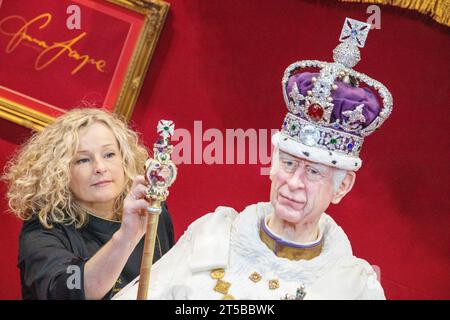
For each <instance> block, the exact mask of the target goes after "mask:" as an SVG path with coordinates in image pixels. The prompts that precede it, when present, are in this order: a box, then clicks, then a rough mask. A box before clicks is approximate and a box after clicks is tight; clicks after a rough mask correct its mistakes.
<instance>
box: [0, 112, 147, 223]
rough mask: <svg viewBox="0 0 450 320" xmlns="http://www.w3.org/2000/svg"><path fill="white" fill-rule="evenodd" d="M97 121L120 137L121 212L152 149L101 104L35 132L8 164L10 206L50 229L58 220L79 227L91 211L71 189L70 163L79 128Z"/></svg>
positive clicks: (69, 114) (117, 206)
mask: <svg viewBox="0 0 450 320" xmlns="http://www.w3.org/2000/svg"><path fill="white" fill-rule="evenodd" d="M94 122H102V123H104V124H106V125H107V126H108V127H109V128H110V129H111V130H112V132H113V134H114V136H115V137H116V139H117V143H118V146H119V150H120V153H121V156H122V161H123V167H124V172H125V187H124V189H123V190H122V192H121V193H120V195H119V196H118V197H117V198H116V199H115V202H114V211H115V212H120V211H121V209H122V208H123V200H124V198H125V196H126V195H127V194H128V192H129V190H130V187H131V185H132V183H133V179H134V177H135V176H136V175H137V174H142V173H143V170H144V164H145V161H146V160H147V158H148V152H147V150H146V149H145V148H144V146H143V145H142V144H141V143H140V141H139V137H138V135H137V133H136V132H134V131H132V130H131V129H130V128H128V126H127V125H126V124H125V122H123V121H122V120H121V119H120V118H119V117H118V116H117V115H115V114H112V113H109V112H107V111H104V110H101V109H98V108H83V109H73V110H71V111H69V112H67V113H66V114H64V115H63V116H61V117H59V118H57V119H56V121H55V122H54V123H53V124H51V125H49V126H47V127H46V128H45V129H44V130H43V131H42V132H38V133H36V134H34V135H33V136H32V137H31V138H30V139H29V140H28V141H27V142H26V143H25V144H24V145H23V146H22V147H21V148H20V149H19V150H18V152H17V153H16V154H15V155H14V156H13V157H12V159H11V160H10V161H9V162H8V164H7V165H6V167H5V173H4V175H3V177H2V178H3V180H5V181H6V183H7V185H8V192H7V198H8V205H9V207H10V209H11V211H12V212H13V213H14V214H15V215H16V216H17V217H19V218H20V219H22V220H29V219H31V218H32V217H33V216H35V215H37V216H38V217H39V221H40V223H41V224H42V225H43V226H44V227H45V228H52V227H53V225H52V224H53V223H64V224H74V225H75V227H76V228H80V227H81V226H83V224H84V223H85V222H86V218H87V212H86V211H85V210H80V206H79V205H78V204H77V202H76V200H75V197H74V195H73V194H72V192H71V191H70V189H69V182H70V165H71V163H72V161H73V159H74V157H75V154H76V151H77V147H78V141H79V137H78V132H79V130H80V129H81V128H84V127H88V126H90V125H91V124H92V123H94Z"/></svg>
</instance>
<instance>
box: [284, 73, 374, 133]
mask: <svg viewBox="0 0 450 320" xmlns="http://www.w3.org/2000/svg"><path fill="white" fill-rule="evenodd" d="M313 77H316V78H318V77H319V73H312V72H301V73H297V74H294V75H292V76H291V77H290V78H289V80H288V83H287V94H288V96H289V93H290V92H291V90H292V86H293V85H294V82H296V83H297V87H298V89H299V92H300V93H301V94H302V95H304V96H306V95H307V92H308V90H312V89H313V86H314V83H313V82H312V78H313ZM334 83H335V84H336V85H337V86H338V88H337V89H336V90H333V91H331V97H332V98H333V104H334V107H333V112H332V115H331V122H334V121H336V119H339V120H340V121H342V120H343V117H344V116H343V115H342V112H344V111H348V110H354V109H355V107H356V106H357V105H359V104H364V107H363V111H362V112H363V115H364V117H365V118H366V122H365V123H364V124H363V125H362V127H363V128H365V127H367V126H368V125H369V124H370V123H372V121H373V120H374V119H375V118H376V117H377V116H378V114H379V113H380V111H381V104H380V103H379V102H378V100H377V98H376V96H375V94H374V93H373V92H372V90H370V89H369V88H361V87H353V86H351V85H350V84H346V83H344V82H342V81H335V82H334ZM289 99H291V98H289Z"/></svg>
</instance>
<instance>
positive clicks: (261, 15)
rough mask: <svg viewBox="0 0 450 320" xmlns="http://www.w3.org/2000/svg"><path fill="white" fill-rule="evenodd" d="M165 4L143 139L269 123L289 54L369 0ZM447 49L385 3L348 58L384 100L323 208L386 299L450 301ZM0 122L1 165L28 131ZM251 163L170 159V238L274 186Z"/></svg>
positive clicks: (6, 277)
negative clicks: (345, 183) (386, 93)
mask: <svg viewBox="0 0 450 320" xmlns="http://www.w3.org/2000/svg"><path fill="white" fill-rule="evenodd" d="M170 2H171V4H172V7H171V10H170V13H169V16H168V19H167V21H166V24H165V26H164V29H163V32H162V35H161V39H160V41H159V44H158V47H157V50H156V53H155V56H154V59H153V61H152V63H151V66H150V70H149V73H148V76H147V78H146V81H145V84H144V87H143V89H142V93H141V96H140V98H139V100H138V103H137V105H136V108H135V111H134V113H133V118H132V123H133V126H134V127H135V128H136V129H137V130H139V131H140V132H142V133H143V137H144V140H145V142H146V144H147V145H151V143H153V141H154V139H155V137H156V134H155V132H154V131H155V125H156V121H157V120H158V119H161V118H163V119H172V120H174V121H175V123H176V126H177V127H178V128H185V129H187V130H189V131H190V132H191V135H192V137H193V136H194V134H193V132H194V130H193V128H194V121H202V126H203V131H205V130H206V129H208V128H217V129H219V130H220V131H222V132H223V133H225V130H226V129H235V128H243V129H248V128H255V129H257V130H258V129H271V128H273V129H275V128H279V127H280V126H281V122H282V118H283V117H284V114H285V112H286V108H285V106H284V102H283V99H282V94H281V86H280V81H281V76H282V73H283V71H284V68H285V67H286V66H287V65H289V64H290V63H291V62H293V61H295V60H299V59H320V60H325V61H330V60H331V57H332V53H331V52H332V50H333V48H334V47H335V46H336V45H337V43H338V38H339V33H340V29H341V27H342V24H343V21H344V18H345V17H352V18H356V19H359V20H363V19H366V18H367V17H368V14H366V13H365V12H366V8H367V5H360V4H342V3H334V2H332V1H326V2H325V1H300V0H280V1H261V0H247V1H238V0H233V1H231V0H228V1H220V0H210V1H201V0H189V1H182V0H172V1H170ZM449 49H450V38H449V31H448V28H445V27H442V26H439V25H438V24H436V23H435V22H434V21H433V20H431V19H430V18H427V17H424V16H422V15H420V14H419V13H415V12H409V11H406V10H403V9H398V8H392V7H385V6H382V7H381V30H372V31H371V32H370V33H369V37H368V41H367V44H366V47H365V48H364V49H362V57H363V59H362V62H361V63H360V64H359V65H358V66H357V67H356V69H357V70H358V71H361V72H364V73H366V74H368V75H370V76H371V77H373V78H375V79H377V80H379V81H381V82H383V83H384V84H385V85H386V86H387V87H388V88H389V89H390V90H391V92H392V94H393V96H394V111H393V114H392V116H391V118H390V119H388V120H387V122H386V123H385V124H384V125H383V127H382V128H381V129H380V131H378V132H376V133H375V134H373V135H372V136H371V137H369V138H368V139H367V140H366V142H365V145H364V148H363V151H362V157H363V160H364V164H363V168H362V169H361V170H360V171H359V172H358V176H357V182H356V185H355V187H354V189H353V190H352V192H351V193H350V194H349V195H348V196H347V198H346V199H344V201H343V202H342V203H341V204H340V205H339V206H336V207H330V208H329V209H328V213H330V214H331V215H332V216H333V217H334V218H335V219H336V221H337V222H338V223H339V224H340V225H341V226H342V227H343V229H344V230H345V231H346V232H347V234H348V236H349V238H350V240H351V242H352V245H353V249H354V253H355V255H357V256H359V257H361V258H364V259H366V260H368V261H369V262H370V263H372V264H375V265H378V266H379V267H380V268H381V282H382V285H383V287H384V288H385V292H386V295H387V297H388V298H390V299H422V298H431V299H433V298H437V299H443V298H446V299H449V298H450V279H449V274H450V256H449V253H450V250H449V243H450V241H449V240H450V239H449V233H448V226H449V217H448V210H449V200H448V199H449V197H448V194H449V186H448V176H449V169H448V163H449V152H448V150H449V142H448V141H449V140H447V139H448V118H447V117H448V116H449V112H448V108H447V106H446V104H447V101H448V100H449V98H450V96H449V92H450V88H449V81H448V75H449V74H450V70H449V57H450V55H449ZM2 50H3V49H2ZM0 72H1V70H0ZM36 85H39V84H36ZM0 122H1V124H0V149H1V150H2V152H1V155H0V157H1V159H0V164H1V165H2V166H3V165H4V164H5V162H6V160H7V159H8V158H9V157H10V156H11V154H12V153H13V152H14V151H15V150H16V149H17V146H18V144H20V143H21V142H23V141H24V140H25V139H26V138H27V137H29V135H30V131H29V130H27V129H24V128H22V127H19V126H18V125H15V124H12V123H10V122H7V121H5V120H0ZM193 143H194V142H193V141H192V144H193ZM206 145H207V143H204V144H203V146H204V147H205V146H206ZM192 157H193V156H192ZM235 162H236V161H235ZM260 167H261V165H251V164H248V165H237V164H236V165H225V164H224V165H218V164H216V165H206V164H201V165H198V164H197V165H195V164H182V165H180V166H179V176H178V179H177V181H176V184H175V185H174V186H173V187H172V189H171V196H170V198H169V202H168V203H169V209H170V212H171V213H172V216H173V220H174V224H175V231H176V236H177V237H179V236H180V235H181V234H182V232H183V230H184V229H185V228H186V227H187V226H188V225H189V223H190V222H192V221H193V220H194V219H196V218H197V217H199V216H201V215H203V214H205V213H207V212H210V211H212V210H214V209H215V208H216V207H217V206H219V205H225V206H232V207H234V208H236V209H238V210H242V209H243V208H244V207H245V206H246V205H248V204H252V203H255V202H257V201H266V200H267V199H268V196H269V186H270V183H269V179H268V177H267V176H262V175H260ZM1 192H2V194H4V192H5V186H4V184H1ZM0 206H1V212H2V213H1V219H0V252H1V254H0V266H1V273H0V298H3V299H17V298H20V285H19V274H18V270H17V269H16V266H15V265H16V259H17V237H18V233H19V229H20V225H21V224H20V222H18V221H17V220H16V219H15V218H14V217H13V216H11V215H9V214H7V213H6V207H7V203H6V201H5V200H4V199H3V200H1V201H0Z"/></svg>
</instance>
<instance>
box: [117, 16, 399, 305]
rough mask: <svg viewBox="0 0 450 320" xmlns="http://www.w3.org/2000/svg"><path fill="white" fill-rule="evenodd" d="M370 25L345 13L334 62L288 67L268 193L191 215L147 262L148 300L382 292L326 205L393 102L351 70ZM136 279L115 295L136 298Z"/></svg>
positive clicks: (349, 181)
mask: <svg viewBox="0 0 450 320" xmlns="http://www.w3.org/2000/svg"><path fill="white" fill-rule="evenodd" d="M369 30H370V24H367V23H364V22H360V21H357V20H353V19H349V18H346V19H345V22H344V27H343V29H342V32H341V35H340V41H341V43H340V44H339V45H338V46H337V47H336V48H335V49H334V51H333V58H334V62H323V61H317V60H302V61H297V62H295V63H293V64H291V65H290V66H288V67H287V69H286V70H285V73H284V76H283V79H282V89H283V96H284V100H285V102H286V105H287V108H288V113H287V114H286V116H285V118H284V122H283V124H282V128H281V130H280V131H279V132H277V133H276V134H275V135H273V137H272V144H273V145H274V151H273V155H272V167H271V173H270V179H271V190H270V201H269V202H260V203H256V204H253V205H250V206H248V207H246V208H245V209H244V210H243V211H242V212H240V213H238V212H236V211H235V210H234V209H232V208H229V207H218V208H217V209H216V210H215V211H214V212H212V213H208V214H206V215H204V216H202V217H201V218H199V219H197V220H196V221H194V222H193V223H192V224H191V225H190V226H189V227H188V229H187V230H186V231H185V233H184V234H183V236H182V237H181V238H180V239H179V240H178V242H177V243H176V245H175V246H174V247H173V248H172V249H171V250H170V251H169V252H168V253H167V254H166V255H165V256H164V257H162V259H161V260H159V261H158V262H157V263H156V264H155V265H154V266H153V269H152V282H151V284H150V288H149V292H148V297H149V299H287V300H302V299H385V296H384V291H383V288H382V287H381V284H380V282H379V281H378V279H377V275H376V273H375V271H374V269H373V267H372V266H371V265H370V264H369V263H368V262H367V261H365V260H363V259H360V258H357V257H355V256H354V255H353V252H352V247H351V245H350V242H349V239H348V237H347V235H346V234H345V232H344V231H343V230H342V228H341V227H340V226H339V225H337V224H336V222H335V221H334V220H333V218H332V217H331V216H329V215H328V214H326V213H325V210H326V209H327V208H328V207H329V205H330V204H338V203H339V202H340V201H341V200H342V199H343V197H344V196H345V195H347V194H348V193H349V192H350V190H351V189H352V187H353V184H354V182H355V177H356V171H357V170H358V169H360V168H361V165H362V160H361V159H360V157H359V154H360V151H361V148H362V145H363V140H364V138H365V137H366V136H368V135H370V134H371V133H373V132H374V131H375V130H376V129H378V128H379V127H380V126H381V124H382V123H383V122H384V121H385V120H386V119H387V118H388V117H389V115H390V114H391V111H392V96H391V94H390V92H389V91H388V90H387V89H386V87H385V86H384V85H383V84H381V83H380V82H378V81H376V80H374V79H372V78H370V77H369V76H367V75H365V74H363V73H359V72H357V71H355V70H353V69H352V68H353V67H354V66H355V65H356V64H357V63H358V61H359V60H360V52H359V49H358V47H359V48H362V47H363V46H364V44H365V40H366V37H367V34H368V32H369ZM138 281H139V278H137V279H135V281H133V282H132V283H130V284H129V285H128V286H127V287H126V288H124V289H123V290H122V291H121V292H119V293H118V294H117V295H116V297H115V298H116V299H135V298H136V292H137V287H138V285H137V282H138Z"/></svg>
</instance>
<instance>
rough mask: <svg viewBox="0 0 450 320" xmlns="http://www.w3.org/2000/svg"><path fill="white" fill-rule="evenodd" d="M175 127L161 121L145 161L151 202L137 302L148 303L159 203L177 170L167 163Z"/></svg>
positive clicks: (147, 193)
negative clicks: (157, 136) (156, 138)
mask: <svg viewBox="0 0 450 320" xmlns="http://www.w3.org/2000/svg"><path fill="white" fill-rule="evenodd" d="M174 128H175V125H174V124H173V122H172V121H169V120H160V121H159V122H158V126H157V132H158V133H159V135H160V137H159V139H158V141H157V142H156V143H155V144H154V145H153V158H149V159H148V160H147V161H146V162H145V179H146V180H147V182H148V187H147V190H146V198H147V200H148V201H149V202H150V206H149V207H148V209H147V210H148V213H149V216H148V220H147V231H146V234H145V240H144V252H143V254H142V262H141V274H140V278H139V289H138V294H137V299H138V300H147V295H148V288H149V286H150V272H151V269H152V263H153V254H154V251H155V240H156V233H157V231H158V221H159V215H160V213H161V202H162V201H165V200H166V198H167V196H168V195H169V190H168V188H169V187H170V186H171V185H172V183H173V182H174V181H175V179H176V177H177V168H176V167H175V164H174V163H173V162H172V161H171V160H170V154H171V153H172V151H173V146H172V145H171V144H170V141H169V138H170V137H171V136H172V135H173V132H174Z"/></svg>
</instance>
